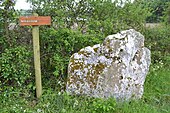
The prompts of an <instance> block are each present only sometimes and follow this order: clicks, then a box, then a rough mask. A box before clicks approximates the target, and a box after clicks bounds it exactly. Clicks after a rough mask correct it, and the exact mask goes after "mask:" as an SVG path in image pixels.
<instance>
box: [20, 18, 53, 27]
mask: <svg viewBox="0 0 170 113" xmlns="http://www.w3.org/2000/svg"><path fill="white" fill-rule="evenodd" d="M19 23H20V26H35V25H51V17H50V16H21V17H20V18H19Z"/></svg>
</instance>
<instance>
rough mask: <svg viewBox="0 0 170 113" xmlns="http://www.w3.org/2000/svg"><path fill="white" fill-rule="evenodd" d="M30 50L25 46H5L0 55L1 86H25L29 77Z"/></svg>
mask: <svg viewBox="0 0 170 113" xmlns="http://www.w3.org/2000/svg"><path fill="white" fill-rule="evenodd" d="M30 56H31V52H30V51H28V50H27V49H26V48H25V47H21V46H18V47H14V48H6V49H5V50H4V52H3V53H2V56H1V57H0V64H1V65H0V73H1V76H0V80H1V85H2V86H6V85H9V86H25V82H26V80H28V79H29V78H30V75H31V72H30Z"/></svg>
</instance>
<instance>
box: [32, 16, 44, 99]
mask: <svg viewBox="0 0 170 113" xmlns="http://www.w3.org/2000/svg"><path fill="white" fill-rule="evenodd" d="M34 16H38V14H36V13H34ZM32 36H33V49H34V68H35V82H36V96H37V98H39V97H40V96H41V94H42V83H41V64H40V46H39V26H33V29H32Z"/></svg>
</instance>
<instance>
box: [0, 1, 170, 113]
mask: <svg viewBox="0 0 170 113" xmlns="http://www.w3.org/2000/svg"><path fill="white" fill-rule="evenodd" d="M28 2H30V3H31V4H32V5H33V10H32V11H33V12H37V13H38V14H39V15H44V16H45V15H49V16H51V17H52V25H51V26H41V27H40V38H41V39H40V47H41V67H42V79H43V80H42V81H43V91H44V92H43V95H42V97H41V98H40V99H36V98H35V83H34V67H33V52H32V36H31V26H27V27H20V26H19V25H18V18H19V16H21V15H22V14H23V12H20V11H16V10H15V9H14V5H15V0H3V1H0V17H1V18H0V34H1V35H0V54H1V56H0V103H2V104H0V109H1V111H0V112H2V113H5V112H12V113H13V112H16V113H20V112H21V113H22V112H26V113H29V112H31V113H32V112H45V113H46V112H47V113H48V112H61V113H62V112H67V113H74V112H75V113H83V112H89V113H91V112H92V113H104V112H110V113H113V112H115V113H150V112H153V113H169V112H170V107H169V106H170V87H169V85H170V84H169V81H170V75H169V73H170V71H169V68H170V32H169V31H170V1H169V0H164V1H162V0H152V1H150V2H149V1H148V0H135V1H134V3H130V2H127V3H126V4H124V5H121V2H118V1H115V2H112V1H111V0H105V1H103V0H86V1H84V0H79V1H77V2H74V1H63V0H52V1H50V2H49V0H28ZM27 14H30V11H25V12H24V15H27ZM146 22H160V25H159V26H158V27H154V28H152V29H151V28H146V27H145V24H146ZM11 23H15V24H16V25H14V24H11ZM13 25H14V26H13ZM12 27H14V28H13V29H12ZM130 28H133V29H135V30H137V31H140V32H141V33H142V34H143V35H144V36H145V44H146V46H147V47H148V48H149V49H150V50H151V53H152V64H151V67H150V72H149V74H148V76H147V78H146V82H145V93H144V96H143V98H142V99H141V100H137V101H130V102H123V103H121V102H116V101H115V100H114V99H112V98H110V99H107V100H103V99H95V98H90V97H84V96H70V95H68V94H66V93H65V92H64V91H65V84H66V79H67V66H68V62H69V58H70V56H71V55H72V54H73V53H75V52H77V51H79V50H80V49H81V48H83V47H86V46H89V45H94V44H97V43H101V42H102V41H103V39H104V38H105V37H106V36H107V35H109V34H113V33H117V32H119V31H121V30H126V29H130Z"/></svg>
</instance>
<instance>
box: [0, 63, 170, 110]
mask: <svg viewBox="0 0 170 113" xmlns="http://www.w3.org/2000/svg"><path fill="white" fill-rule="evenodd" d="M169 73H170V70H168V67H164V66H163V65H160V64H159V65H152V66H151V68H150V72H149V74H148V75H147V78H146V81H145V91H144V95H143V97H142V99H140V100H136V101H128V102H116V101H115V99H113V98H109V99H106V100H104V99H97V98H92V97H86V96H74V95H69V94H67V93H60V92H57V91H54V90H52V89H50V88H49V89H44V92H43V95H42V97H41V98H40V99H39V100H38V99H36V98H34V95H33V94H28V93H24V92H22V91H20V90H18V91H17V90H13V91H9V92H8V91H6V92H3V93H1V94H0V103H1V104H0V109H1V111H0V112H1V113H24V112H25V113H169V112H170V107H169V106H170V87H169V86H170V83H169V81H170V76H169Z"/></svg>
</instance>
